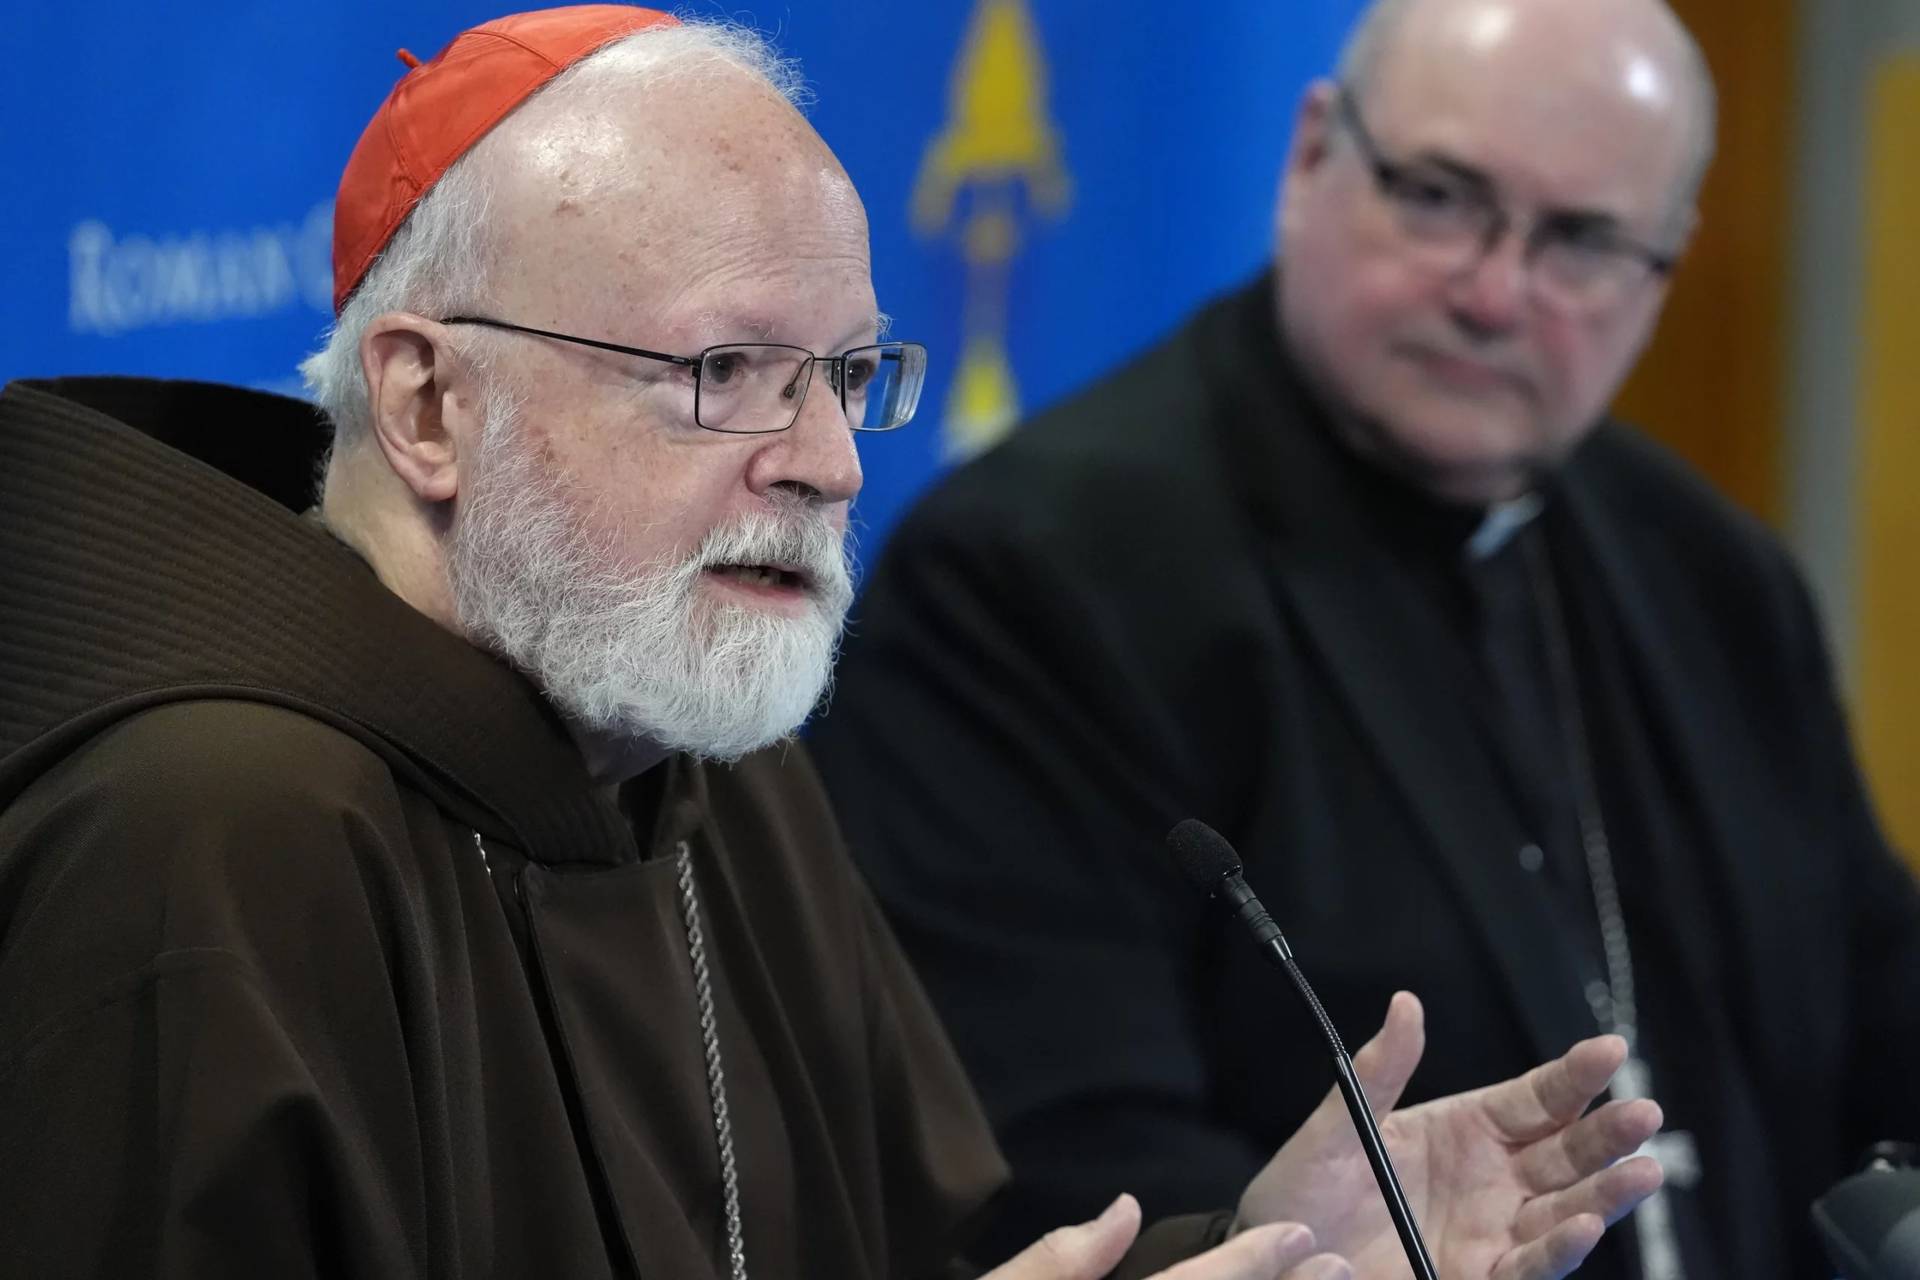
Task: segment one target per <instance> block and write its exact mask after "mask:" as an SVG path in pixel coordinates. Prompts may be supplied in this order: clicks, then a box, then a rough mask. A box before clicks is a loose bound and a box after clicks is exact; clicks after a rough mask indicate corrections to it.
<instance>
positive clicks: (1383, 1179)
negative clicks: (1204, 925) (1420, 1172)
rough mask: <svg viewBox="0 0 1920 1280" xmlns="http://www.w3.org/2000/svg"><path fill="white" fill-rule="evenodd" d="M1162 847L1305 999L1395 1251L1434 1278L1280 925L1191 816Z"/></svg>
mask: <svg viewBox="0 0 1920 1280" xmlns="http://www.w3.org/2000/svg"><path fill="white" fill-rule="evenodd" d="M1167 847H1168V849H1169V850H1170V851H1171V852H1172V853H1173V856H1174V860H1175V861H1177V862H1178V863H1179V864H1180V869H1181V870H1182V871H1183V872H1185V873H1186V876H1187V878H1188V879H1189V880H1191V881H1192V882H1193V883H1194V886H1195V887H1196V888H1198V889H1199V890H1200V891H1201V892H1202V893H1205V894H1206V895H1208V896H1209V897H1212V896H1214V895H1216V894H1217V895H1219V896H1220V897H1223V898H1225V899H1226V900H1227V902H1228V904H1229V905H1231V906H1232V907H1233V909H1234V914H1235V915H1237V916H1239V917H1240V919H1241V921H1243V922H1244V923H1245V924H1246V926H1247V928H1248V930H1249V931H1250V932H1251V933H1252V934H1253V936H1254V941H1255V942H1257V943H1258V944H1259V947H1260V951H1261V954H1262V955H1264V956H1266V957H1267V959H1269V960H1271V961H1272V962H1273V963H1274V964H1276V965H1278V966H1280V967H1281V968H1282V969H1284V970H1286V973H1287V977H1289V978H1291V979H1292V980H1293V989H1294V990H1295V991H1297V992H1299V993H1300V998H1301V999H1302V1000H1304V1001H1306V1004H1307V1009H1308V1010H1309V1011H1310V1012H1311V1013H1312V1014H1313V1020H1314V1021H1315V1022H1316V1023H1317V1024H1319V1027H1320V1034H1321V1035H1322V1036H1324V1037H1325V1038H1326V1042H1327V1047H1328V1048H1329V1049H1330V1050H1332V1052H1333V1070H1334V1075H1335V1078H1336V1079H1337V1080H1338V1082H1339V1086H1340V1097H1341V1099H1342V1100H1343V1101H1345V1102H1346V1104H1347V1114H1348V1115H1349V1116H1351V1117H1352V1118H1353V1127H1354V1131H1355V1132H1357V1133H1358V1134H1359V1135H1360V1146H1361V1148H1362V1149H1363V1150H1364V1151H1365V1152H1366V1153H1367V1163H1368V1164H1369V1165H1371V1166H1372V1167H1373V1180H1374V1181H1375V1182H1377V1183H1379V1184H1380V1195H1381V1198H1382V1199H1384V1200H1385V1201H1386V1203H1387V1216H1388V1217H1390V1218H1392V1219H1393V1229H1394V1231H1395V1232H1396V1233H1398V1235H1399V1236H1400V1247H1401V1248H1402V1249H1404V1250H1405V1251H1406V1254H1407V1261H1408V1262H1409V1263H1411V1264H1412V1266H1413V1274H1414V1280H1439V1277H1440V1273H1439V1272H1438V1271H1437V1270H1435V1268H1434V1265H1433V1258H1432V1256H1431V1255H1430V1254H1428V1252H1427V1242H1426V1241H1425V1240H1423V1239H1422V1238H1421V1236H1420V1224H1419V1223H1418V1222H1416V1221H1415V1220H1414V1217H1413V1208H1412V1206H1410V1205H1409V1204H1408V1203H1407V1195H1406V1192H1404V1191H1402V1190H1401V1189H1400V1177H1399V1175H1398V1174H1397V1173H1395V1172H1394V1169H1393V1161H1392V1159H1390V1158H1389V1157H1388V1155H1387V1145H1386V1143H1385V1142H1383V1141H1382V1140H1381V1138H1380V1126H1379V1125H1377V1124H1375V1123H1374V1119H1373V1108H1372V1107H1371V1106H1369V1105H1368V1103H1367V1094H1366V1090H1364V1089H1362V1088H1361V1087H1360V1077H1359V1076H1358V1075H1356V1074H1354V1070H1353V1058H1352V1057H1351V1056H1350V1055H1349V1054H1348V1053H1347V1046H1346V1044H1345V1043H1344V1042H1342V1040H1341V1039H1340V1032H1339V1031H1338V1030H1337V1029H1335V1027H1334V1025H1333V1020H1332V1019H1331V1018H1329V1017H1327V1011H1326V1010H1325V1009H1324V1008H1322V1007H1321V1005H1320V998H1319V997H1318V996H1316V995H1314V994H1313V988H1312V987H1310V986H1308V985H1307V977H1306V975H1305V974H1303V973H1301V972H1300V966H1299V965H1297V964H1295V963H1294V959H1293V948H1291V947H1289V946H1288V945H1287V939H1286V935H1285V934H1283V933H1281V932H1280V926H1279V925H1277V924H1275V923H1274V922H1273V917H1272V916H1270V915H1268V914H1267V909H1266V908H1265V907H1263V906H1261V905H1260V899H1259V898H1257V897H1255V896H1254V893H1253V890H1252V889H1250V888H1248V887H1247V882H1246V878H1245V877H1244V876H1243V875H1242V867H1241V865H1240V856H1239V855H1238V854H1237V853H1235V852H1234V851H1233V846H1232V845H1230V844H1228V843H1227V841H1226V838H1225V837H1224V836H1222V835H1221V834H1220V833H1219V832H1217V831H1215V830H1214V829H1213V828H1212V827H1209V826H1208V825H1207V824H1206V823H1204V822H1201V821H1200V820H1199V819H1197V818H1188V819H1186V820H1184V821H1182V822H1181V823H1180V824H1179V825H1178V826H1176V827H1174V829H1173V830H1172V831H1170V832H1168V833H1167Z"/></svg>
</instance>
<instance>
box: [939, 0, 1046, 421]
mask: <svg viewBox="0 0 1920 1280" xmlns="http://www.w3.org/2000/svg"><path fill="white" fill-rule="evenodd" d="M1046 98H1047V70H1046V66H1045V63H1044V62H1043V60H1042V57H1041V49H1040V41H1039V36H1038V33H1037V32H1036V31H1035V29H1034V25H1033V17H1032V15H1031V14H1030V13H1028V12H1027V7H1026V4H1025V0H979V3H978V4H977V5H976V6H975V7H974V11H973V18H972V21H971V22H970V24H969V25H968V29H967V36H966V43H965V44H964V45H963V46H962V48H961V50H960V57H959V60H958V61H957V62H956V63H955V64H954V68H953V80H952V82H951V84H950V86H949V88H948V103H947V122H946V126H945V127H944V128H943V129H941V131H940V134H939V136H938V137H936V138H935V139H934V140H933V142H932V143H931V144H930V145H929V146H928V147H927V152H926V155H925V156H923V157H922V158H921V162H920V175H919V177H918V178H917V179H916V180H915V182H914V187H913V226H914V229H915V230H916V231H918V232H919V233H920V234H921V235H924V236H929V237H931V236H942V235H946V234H949V233H952V234H953V235H954V236H955V238H956V240H957V241H958V243H959V246H960V254H961V258H962V260H963V261H964V262H965V263H966V268H967V276H966V292H965V302H964V311H963V312H962V322H961V332H962V339H961V348H960V366H959V368H958V369H957V370H955V372H954V378H953V384H952V386H951V387H950V388H949V390H948V392H947V403H946V407H945V416H944V418H943V420H942V423H941V430H942V434H943V436H944V439H945V452H946V454H947V456H948V457H949V458H953V459H958V458H965V457H969V456H971V455H973V454H975V453H978V452H980V450H982V449H984V448H986V447H987V446H988V445H990V444H992V443H993V442H994V441H996V440H998V439H1000V438H1001V437H1002V436H1004V435H1006V434H1007V432H1008V431H1009V430H1011V429H1012V427H1013V425H1014V423H1015V422H1016V421H1017V420H1018V419H1019V416H1020V392H1019V388H1018V387H1017V386H1016V384H1015V382H1014V377H1013V365H1012V362H1011V361H1009V360H1008V358H1007V288H1008V280H1009V276H1010V273H1011V270H1012V264H1013V259H1014V257H1015V255H1016V254H1017V253H1018V252H1019V249H1020V229H1021V218H1022V216H1023V213H1024V212H1025V211H1027V210H1031V211H1033V212H1037V213H1039V214H1041V215H1043V216H1046V217H1049V218H1058V217H1060V216H1061V215H1062V214H1064V213H1065V212H1066V208H1067V202H1068V196H1069V190H1070V187H1069V180H1068V177H1067V174H1066V171H1065V169H1064V168H1063V167H1062V165H1061V163H1060V134H1059V130H1058V128H1056V127H1055V125H1054V124H1053V122H1052V121H1051V120H1049V119H1048V118H1047V107H1046ZM1023 189H1024V191H1025V195H1026V199H1025V201H1024V202H1023V201H1022V199H1021V193H1022V190H1023Z"/></svg>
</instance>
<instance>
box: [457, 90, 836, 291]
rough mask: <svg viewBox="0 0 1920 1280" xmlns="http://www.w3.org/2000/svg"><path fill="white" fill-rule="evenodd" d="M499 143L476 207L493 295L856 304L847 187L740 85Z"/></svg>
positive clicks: (782, 115) (643, 99)
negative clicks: (488, 204)
mask: <svg viewBox="0 0 1920 1280" xmlns="http://www.w3.org/2000/svg"><path fill="white" fill-rule="evenodd" d="M534 124H535V125H536V126H542V125H543V122H540V121H537V120H536V121H535V122H534ZM510 143H511V145H510V146H509V147H507V148H503V150H504V151H505V155H504V156H503V163H502V169H501V173H502V181H501V183H500V190H499V195H498V200H497V204H496V207H495V208H493V209H491V210H489V216H490V217H494V218H497V219H499V224H500V226H501V229H502V236H503V244H502V253H501V258H502V267H503V272H502V276H503V278H502V281H501V283H502V286H503V288H507V289H512V290H518V291H528V292H539V291H544V290H548V289H552V288H562V289H565V290H569V291H575V292H578V293H580V294H583V295H590V296H597V297H600V298H602V299H604V300H605V302H606V303H607V304H608V305H612V306H617V307H632V306H634V305H636V304H637V303H645V304H646V305H648V306H651V307H657V308H679V309H681V310H685V309H687V308H690V307H693V308H707V309H713V308H719V307H729V308H739V307H742V306H745V307H747V308H748V309H751V306H752V299H753V298H754V296H755V295H756V294H763V295H765V302H764V304H762V305H763V306H764V307H765V308H772V307H775V306H777V305H781V304H783V303H785V304H788V305H790V304H791V303H792V302H793V301H795V300H796V298H797V297H798V295H800V294H803V293H807V292H811V293H814V294H817V295H820V297H819V298H818V301H819V302H820V303H821V304H823V305H826V306H833V305H835V304H836V295H838V294H840V293H847V292H851V293H853V294H855V295H859V296H857V297H855V298H854V299H853V305H856V306H858V305H861V298H864V300H865V301H864V306H865V308H866V309H867V310H869V311H871V309H872V301H871V294H872V283H871V278H870V269H869V262H868V246H867V222H866V214H865V210H864V208H863V207H862V205H861V203H860V199H859V197H858V195H857V194H856V193H855V191H854V189H853V185H852V183H851V182H850V181H849V180H848V179H847V176H846V173H845V171H844V170H842V168H841V167H840V165H839V162H838V161H837V160H836V159H835V158H834V156H833V154H832V152H831V151H829V150H828V149H827V147H826V145H825V143H823V142H822V141H821V139H820V137H819V136H818V135H817V134H816V133H815V132H814V131H813V129H812V127H811V126H809V125H808V124H807V123H806V121H805V120H804V119H802V118H801V116H800V115H799V113H798V112H796V111H795V110H793V108H792V107H791V106H790V105H788V104H787V103H786V102H785V101H784V100H783V99H781V98H780V97H779V96H778V95H777V94H775V93H774V92H773V91H772V90H770V89H767V88H765V87H764V86H762V85H760V84H758V83H757V82H754V81H750V80H748V79H747V78H745V77H744V76H721V77H706V78H696V79H690V80H688V81H686V82H685V83H681V84H673V83H666V84H661V85H654V86H649V87H648V88H646V89H644V90H641V91H640V92H639V93H637V94H634V95H632V98H631V100H630V101H624V102H621V103H618V104H616V109H615V110H612V111H609V112H608V113H606V114H605V115H596V116H595V117H594V118H579V117H572V118H565V119H558V120H554V121H551V122H546V123H545V124H544V126H543V127H535V128H529V129H526V130H524V131H522V132H521V133H520V134H518V135H517V136H514V137H513V138H511V139H510ZM695 294H701V295H705V297H704V300H703V299H702V298H699V297H695V296H694V295H695Z"/></svg>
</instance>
